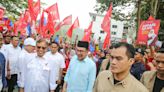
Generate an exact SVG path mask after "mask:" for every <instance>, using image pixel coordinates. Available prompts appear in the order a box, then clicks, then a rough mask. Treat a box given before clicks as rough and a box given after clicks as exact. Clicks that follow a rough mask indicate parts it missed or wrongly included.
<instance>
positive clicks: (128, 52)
mask: <svg viewBox="0 0 164 92" xmlns="http://www.w3.org/2000/svg"><path fill="white" fill-rule="evenodd" d="M119 47H125V48H126V55H127V56H128V58H134V55H135V49H134V47H133V45H131V44H128V43H125V42H119V43H116V44H115V45H113V48H119Z"/></svg>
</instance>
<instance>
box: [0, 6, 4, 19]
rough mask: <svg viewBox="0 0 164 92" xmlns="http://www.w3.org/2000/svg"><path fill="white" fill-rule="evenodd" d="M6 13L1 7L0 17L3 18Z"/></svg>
mask: <svg viewBox="0 0 164 92" xmlns="http://www.w3.org/2000/svg"><path fill="white" fill-rule="evenodd" d="M3 15H4V9H3V8H1V7H0V18H2V17H3Z"/></svg>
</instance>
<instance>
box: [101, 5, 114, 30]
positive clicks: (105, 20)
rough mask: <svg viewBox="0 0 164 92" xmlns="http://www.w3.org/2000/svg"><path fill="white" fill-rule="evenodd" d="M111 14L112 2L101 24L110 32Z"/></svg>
mask: <svg viewBox="0 0 164 92" xmlns="http://www.w3.org/2000/svg"><path fill="white" fill-rule="evenodd" d="M111 14H112V4H110V7H109V9H108V11H107V14H106V15H105V17H104V19H103V22H102V24H101V28H102V29H103V30H104V31H105V32H107V33H108V32H110V19H109V18H111Z"/></svg>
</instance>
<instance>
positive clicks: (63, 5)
mask: <svg viewBox="0 0 164 92" xmlns="http://www.w3.org/2000/svg"><path fill="white" fill-rule="evenodd" d="M40 1H41V2H44V3H46V6H43V7H44V8H47V7H48V6H50V5H53V4H55V3H56V2H57V3H58V10H59V14H60V20H61V21H62V20H63V19H64V18H65V17H67V16H69V15H70V14H72V18H73V20H72V22H74V20H75V19H76V17H78V18H79V23H80V28H83V29H84V28H87V27H88V26H89V24H90V22H91V18H90V16H89V12H93V11H94V9H93V7H94V6H95V5H96V0H40Z"/></svg>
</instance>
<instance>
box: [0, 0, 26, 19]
mask: <svg viewBox="0 0 164 92" xmlns="http://www.w3.org/2000/svg"><path fill="white" fill-rule="evenodd" d="M0 6H2V7H3V8H5V15H6V16H7V17H12V18H13V19H17V18H18V17H19V16H20V14H21V13H23V11H25V9H26V8H27V6H28V4H27V0H0Z"/></svg>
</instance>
